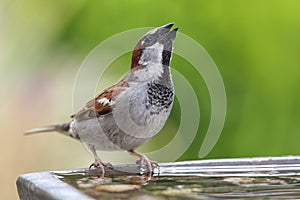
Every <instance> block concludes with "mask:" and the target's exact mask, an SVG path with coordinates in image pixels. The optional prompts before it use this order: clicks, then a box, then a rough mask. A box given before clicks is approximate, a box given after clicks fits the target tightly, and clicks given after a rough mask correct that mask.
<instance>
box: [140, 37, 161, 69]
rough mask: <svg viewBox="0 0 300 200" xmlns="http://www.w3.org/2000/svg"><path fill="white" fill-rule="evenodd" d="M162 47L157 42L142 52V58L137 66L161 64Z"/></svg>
mask: <svg viewBox="0 0 300 200" xmlns="http://www.w3.org/2000/svg"><path fill="white" fill-rule="evenodd" d="M163 50H164V46H163V45H162V44H159V43H158V42H157V43H155V44H154V45H152V46H150V47H146V48H145V49H144V50H143V53H142V56H141V58H140V60H139V63H138V64H139V65H144V66H145V65H149V64H151V63H161V59H162V52H163Z"/></svg>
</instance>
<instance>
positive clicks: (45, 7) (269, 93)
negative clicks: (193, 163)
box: [0, 0, 300, 199]
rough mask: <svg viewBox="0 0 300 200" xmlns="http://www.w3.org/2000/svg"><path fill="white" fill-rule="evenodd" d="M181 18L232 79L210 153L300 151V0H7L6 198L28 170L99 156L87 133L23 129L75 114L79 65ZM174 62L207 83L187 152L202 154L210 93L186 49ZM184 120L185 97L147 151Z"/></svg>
mask: <svg viewBox="0 0 300 200" xmlns="http://www.w3.org/2000/svg"><path fill="white" fill-rule="evenodd" d="M172 21H173V22H175V23H176V25H177V26H178V27H179V28H180V31H181V32H182V33H184V34H187V35H189V36H190V37H192V38H194V39H195V40H196V41H198V42H199V43H200V44H201V45H202V46H203V47H204V48H205V49H206V50H207V52H208V53H209V54H210V55H211V57H212V58H213V59H214V61H215V63H216V64H217V66H218V68H219V70H220V72H221V74H222V77H223V80H224V84H225V87H226V92H227V101H228V103H227V106H228V110H227V117H226V122H225V126H224V129H223V132H222V135H221V137H220V138H219V140H218V143H217V144H216V146H215V147H214V149H213V150H212V151H211V153H210V154H209V155H208V156H207V157H206V158H227V157H251V156H280V155H298V154H299V153H300V147H299V141H300V134H299V130H300V122H299V121H300V106H299V104H300V103H299V102H300V88H299V85H300V36H299V33H300V2H299V1H297V0H287V1H286V0H265V1H261V0H251V1H239V0H216V1H170V0H169V1H157V0H153V1H139V0H130V1H86V0H65V1H50V0H44V1H38V0H27V1H21V0H2V1H1V2H0V81H1V82H0V83H1V84H0V89H1V90H0V91H1V92H0V98H1V104H0V111H1V114H0V137H1V140H0V141H1V145H0V154H1V155H0V160H1V165H0V169H1V181H0V188H1V189H0V191H1V198H3V199H17V193H16V188H15V181H16V178H17V176H18V175H19V174H22V173H29V172H36V171H48V170H62V169H72V168H80V167H87V166H88V165H89V164H90V162H91V161H92V158H91V156H90V155H89V154H88V153H87V152H86V150H85V148H84V147H83V146H82V145H81V144H80V143H79V142H76V141H73V140H72V139H70V138H67V137H64V136H62V135H59V134H54V133H47V134H41V135H36V136H30V137H25V136H23V132H24V131H25V130H27V129H30V128H33V127H37V126H41V125H45V124H51V123H57V122H63V121H67V120H69V116H70V114H72V113H73V110H72V91H73V83H74V80H75V76H76V73H77V70H78V68H79V66H80V64H81V63H82V61H83V60H84V58H85V57H86V56H87V55H88V53H89V52H90V51H91V50H92V49H93V48H94V47H95V46H96V45H97V44H99V43H100V42H101V41H103V40H105V39H107V38H108V37H110V36H112V35H114V34H116V33H119V32H121V31H125V30H128V29H132V28H138V27H149V26H160V25H162V24H165V23H168V22H172ZM124 42H126V41H124ZM132 45H133V46H134V44H132ZM175 48H176V46H175ZM129 61H130V54H126V55H124V56H122V57H120V58H119V59H118V60H116V61H115V62H114V63H112V66H111V68H109V69H108V70H107V71H106V77H107V79H106V80H105V81H103V84H100V85H99V90H100V89H101V88H104V87H105V86H108V85H109V84H111V83H113V82H115V81H116V80H118V79H120V77H121V75H122V74H124V73H125V72H126V71H127V70H128V67H129ZM172 67H173V68H175V69H177V70H179V71H180V72H181V73H182V74H184V75H185V76H186V78H187V79H188V80H189V81H190V82H191V83H192V84H194V85H193V87H197V88H198V89H199V90H200V91H203V92H201V93H197V97H198V100H199V106H200V109H201V121H200V122H199V125H200V129H199V131H198V135H197V137H196V138H195V140H194V142H193V144H192V146H191V147H190V148H189V149H188V150H187V151H186V152H185V153H184V154H183V156H182V157H181V158H180V160H187V159H198V157H197V155H198V150H199V147H200V146H201V142H202V140H203V138H204V134H205V132H206V130H207V127H208V124H209V118H210V99H209V94H208V92H207V88H206V86H205V84H204V82H203V80H202V79H201V76H194V74H195V73H194V72H193V68H192V66H190V64H189V63H188V62H187V61H185V60H184V59H183V58H180V57H179V56H176V55H175V56H174V57H173V61H172ZM195 84H198V85H195ZM92 87H94V86H92ZM178 123H180V106H179V104H178V102H175V106H174V110H173V112H172V114H171V117H170V119H169V121H168V124H167V126H166V127H165V128H164V130H163V131H162V133H161V134H159V135H158V136H157V137H156V138H154V140H153V141H151V142H150V143H149V144H147V145H146V146H145V147H142V148H141V150H142V151H143V150H144V151H147V150H152V149H156V148H159V147H161V146H163V145H164V144H166V143H168V141H170V139H172V137H173V136H174V135H172V133H174V132H176V130H177V127H178V126H177V125H178ZM165 160H166V161H168V159H167V158H165Z"/></svg>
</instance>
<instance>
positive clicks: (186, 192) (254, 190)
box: [56, 173, 300, 199]
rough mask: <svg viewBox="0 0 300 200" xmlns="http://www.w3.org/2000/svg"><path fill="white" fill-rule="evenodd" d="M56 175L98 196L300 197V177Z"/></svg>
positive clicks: (132, 197)
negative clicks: (100, 176) (102, 176)
mask: <svg viewBox="0 0 300 200" xmlns="http://www.w3.org/2000/svg"><path fill="white" fill-rule="evenodd" d="M56 176H57V177H58V178H60V179H61V180H62V181H64V182H67V183H69V184H70V185H72V186H74V187H76V188H77V189H78V190H80V191H82V192H83V193H85V194H87V195H89V196H91V197H94V198H96V199H222V198H227V199H233V198H234V199H300V176H275V177H270V176H268V177H231V176H228V177H201V176H190V175H189V176H182V175H180V176H174V175H173V176H165V175H162V176H152V177H149V176H145V175H144V176H143V175H122V174H118V175H112V174H111V175H108V177H104V178H99V177H98V176H95V174H84V173H68V174H56Z"/></svg>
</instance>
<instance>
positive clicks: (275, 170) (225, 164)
mask: <svg viewBox="0 0 300 200" xmlns="http://www.w3.org/2000/svg"><path fill="white" fill-rule="evenodd" d="M74 173H81V174H86V175H99V174H101V173H100V171H99V169H94V170H88V169H75V170H69V171H60V172H40V173H31V174H23V175H21V176H19V178H18V180H17V188H18V193H19V197H20V199H21V200H25V199H34V200H35V199H43V200H50V199H51V200H53V199H56V200H57V199H71V200H72V199H82V200H88V199H89V200H90V199H93V198H91V197H89V196H87V195H85V194H83V193H81V192H80V191H78V190H77V189H75V188H73V187H72V186H70V185H68V184H67V183H65V182H63V181H61V180H60V179H59V178H57V177H56V176H55V174H74ZM138 174H139V168H138V167H137V166H136V165H123V166H115V167H114V169H107V171H106V175H107V176H109V175H113V176H115V177H117V176H119V175H138ZM299 175H300V156H282V157H256V158H234V159H210V160H197V161H184V162H174V163H161V164H160V170H159V173H158V174H156V176H162V177H166V176H170V177H172V176H173V177H176V176H203V177H279V176H299Z"/></svg>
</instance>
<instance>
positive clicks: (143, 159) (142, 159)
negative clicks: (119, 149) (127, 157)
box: [128, 149, 159, 173]
mask: <svg viewBox="0 0 300 200" xmlns="http://www.w3.org/2000/svg"><path fill="white" fill-rule="evenodd" d="M128 152H129V153H130V154H131V155H133V156H136V157H138V158H139V160H137V161H136V164H140V165H142V164H143V163H146V165H147V168H148V170H149V172H150V173H152V172H153V169H152V165H155V166H157V167H159V165H158V163H157V162H155V161H152V160H150V159H149V158H148V157H147V156H145V155H144V154H141V153H138V152H136V151H135V150H133V149H131V150H129V151H128Z"/></svg>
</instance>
